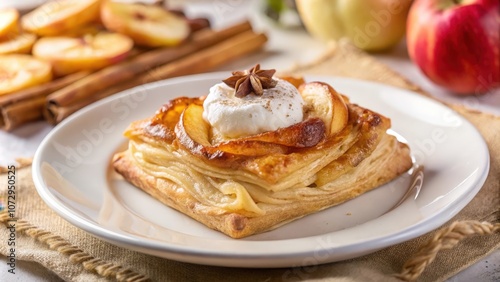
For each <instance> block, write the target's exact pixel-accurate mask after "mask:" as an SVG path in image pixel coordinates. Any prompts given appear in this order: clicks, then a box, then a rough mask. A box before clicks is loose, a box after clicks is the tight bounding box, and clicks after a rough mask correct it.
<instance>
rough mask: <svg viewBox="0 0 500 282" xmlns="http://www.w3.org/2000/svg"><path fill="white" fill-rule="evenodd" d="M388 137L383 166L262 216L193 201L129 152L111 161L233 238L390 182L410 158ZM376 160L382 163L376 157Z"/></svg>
mask: <svg viewBox="0 0 500 282" xmlns="http://www.w3.org/2000/svg"><path fill="white" fill-rule="evenodd" d="M385 138H386V139H388V140H387V141H386V142H385V143H386V144H387V145H385V146H386V147H384V148H383V147H379V148H377V150H380V152H383V151H387V150H388V149H389V151H393V150H394V148H390V147H391V146H395V152H394V153H392V154H387V155H386V158H388V159H390V161H389V162H387V165H385V166H384V169H382V170H381V169H376V171H375V173H373V171H369V170H367V171H366V173H364V174H363V173H361V174H360V175H359V176H358V175H357V174H355V175H356V176H357V177H356V178H357V180H356V179H354V178H352V180H351V181H347V182H344V183H343V187H338V189H336V190H335V191H334V192H332V193H331V195H326V196H324V197H321V199H319V200H313V201H304V202H292V203H287V204H281V205H269V204H268V205H263V209H264V210H265V214H264V215H261V216H245V215H241V214H239V213H235V212H227V211H225V210H223V209H221V210H220V211H218V212H214V211H213V207H208V206H204V205H203V204H202V203H200V202H199V201H198V200H196V199H195V198H194V197H193V196H191V194H190V193H189V192H187V191H186V190H185V189H183V188H182V187H179V186H178V185H176V184H175V183H173V182H172V181H169V180H167V179H163V178H156V177H154V176H152V175H150V174H148V173H146V172H144V171H143V170H142V169H141V168H140V167H138V166H137V165H135V164H134V161H133V158H132V157H131V155H130V152H129V151H125V152H121V153H119V154H117V155H115V157H114V160H113V163H114V168H115V170H116V171H117V172H118V173H120V174H121V175H122V176H123V177H124V178H125V179H126V180H128V181H129V182H131V183H132V184H134V185H135V186H137V187H139V188H141V189H142V190H143V191H145V192H146V193H148V194H150V195H151V196H153V197H154V198H155V199H158V200H159V201H161V202H162V203H164V204H166V205H168V206H170V207H172V208H174V209H176V210H178V211H180V212H181V213H183V214H186V215H188V216H190V217H192V218H193V219H195V220H197V221H199V222H201V223H203V224H205V225H206V226H208V227H209V228H212V229H215V230H218V231H220V232H222V233H224V234H226V235H228V236H230V237H232V238H243V237H246V236H249V235H252V234H257V233H261V232H264V231H268V230H272V229H275V228H277V227H279V226H281V225H283V224H285V223H287V222H290V221H292V220H295V219H298V218H301V217H304V216H306V215H308V214H311V213H314V212H317V211H320V210H323V209H326V208H328V207H332V206H334V205H338V204H340V203H343V202H345V201H348V200H350V199H353V198H355V197H357V196H359V195H361V194H363V193H365V192H367V191H369V190H372V189H374V188H376V187H378V186H380V185H382V184H384V183H387V182H389V181H390V180H391V179H393V178H394V177H395V176H397V175H400V174H401V173H403V172H404V171H406V170H407V169H408V168H409V166H411V160H409V159H407V158H405V157H404V156H406V155H408V154H409V149H408V147H407V146H406V145H404V144H402V143H399V142H397V140H395V138H394V137H393V136H389V135H386V136H385ZM366 161H368V162H373V164H374V165H377V160H373V159H371V158H370V157H368V158H367V159H366ZM379 162H381V161H380V160H379Z"/></svg>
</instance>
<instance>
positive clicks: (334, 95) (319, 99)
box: [299, 82, 349, 136]
mask: <svg viewBox="0 0 500 282" xmlns="http://www.w3.org/2000/svg"><path fill="white" fill-rule="evenodd" d="M299 92H300V94H301V95H302V98H304V101H305V103H306V117H309V118H312V117H317V118H320V119H322V120H323V121H324V122H325V126H326V128H327V133H329V135H330V136H331V135H335V134H337V133H339V132H340V131H341V130H342V129H343V128H344V127H345V126H346V125H347V122H348V120H349V110H348V108H347V105H346V104H345V101H344V98H343V97H342V95H340V94H339V93H338V92H337V91H335V89H333V87H331V86H330V85H328V84H326V83H323V82H309V83H306V84H302V85H301V86H300V87H299ZM328 129H329V130H328Z"/></svg>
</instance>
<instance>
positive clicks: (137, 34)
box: [101, 1, 190, 47]
mask: <svg viewBox="0 0 500 282" xmlns="http://www.w3.org/2000/svg"><path fill="white" fill-rule="evenodd" d="M101 20H102V22H103V24H104V26H105V27H106V28H107V29H109V30H111V31H116V32H119V33H122V34H126V35H127V36H129V37H130V38H132V39H133V40H134V42H135V43H137V44H139V45H143V46H148V47H159V46H174V45H178V44H179V43H181V42H182V41H183V40H184V39H186V38H187V37H188V36H189V34H190V27H189V24H188V23H187V21H186V19H185V18H183V17H180V16H177V15H175V14H174V13H171V12H169V11H167V10H165V9H163V8H162V7H159V6H156V5H141V4H129V3H118V2H112V1H106V2H104V3H103V5H102V8H101Z"/></svg>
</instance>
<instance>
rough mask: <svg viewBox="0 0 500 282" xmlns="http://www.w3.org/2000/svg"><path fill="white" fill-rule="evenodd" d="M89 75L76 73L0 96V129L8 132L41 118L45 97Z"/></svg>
mask: <svg viewBox="0 0 500 282" xmlns="http://www.w3.org/2000/svg"><path fill="white" fill-rule="evenodd" d="M87 75H89V72H78V73H74V74H70V75H67V76H65V77H62V78H59V79H56V80H53V81H50V82H47V83H44V84H41V85H37V86H33V87H30V88H28V89H24V90H20V91H18V92H15V93H11V94H8V95H2V96H0V129H3V130H6V131H10V130H12V129H14V128H17V127H19V126H21V125H23V124H25V123H28V122H30V121H35V120H39V119H42V118H43V115H42V110H43V108H44V106H45V101H46V97H47V95H49V94H50V93H52V92H54V91H56V90H59V89H61V88H63V87H65V86H68V85H70V84H72V83H74V82H75V81H77V80H79V79H82V78H84V77H85V76H87Z"/></svg>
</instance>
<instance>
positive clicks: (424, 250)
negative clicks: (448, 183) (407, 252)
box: [395, 220, 500, 281]
mask: <svg viewBox="0 0 500 282" xmlns="http://www.w3.org/2000/svg"><path fill="white" fill-rule="evenodd" d="M498 231H500V223H495V224H492V223H489V222H479V221H476V220H464V221H455V222H453V223H452V224H451V225H450V226H448V227H445V228H443V229H441V230H439V231H438V232H437V233H436V235H434V237H433V238H432V239H431V240H429V241H428V242H427V243H426V244H425V245H423V246H422V247H421V248H420V250H419V251H418V252H417V253H416V254H415V255H414V256H413V257H412V258H410V259H409V260H408V261H406V263H405V264H404V265H403V269H402V271H401V272H400V273H399V274H396V275H395V276H396V277H397V278H399V279H401V280H404V281H414V280H416V279H417V278H418V277H419V276H420V275H421V274H422V272H424V270H425V268H426V267H427V266H428V265H429V264H431V263H432V262H433V261H434V259H435V258H436V256H437V254H438V252H439V251H441V250H448V249H451V248H453V247H455V246H456V245H457V244H458V243H459V242H460V241H461V240H462V239H465V238H467V237H470V236H473V235H487V234H493V233H494V232H498Z"/></svg>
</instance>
